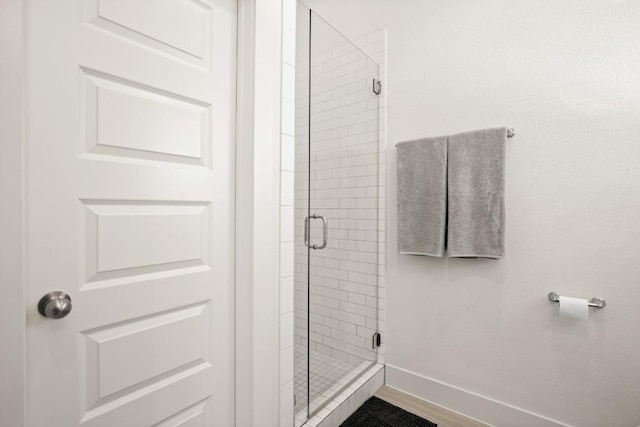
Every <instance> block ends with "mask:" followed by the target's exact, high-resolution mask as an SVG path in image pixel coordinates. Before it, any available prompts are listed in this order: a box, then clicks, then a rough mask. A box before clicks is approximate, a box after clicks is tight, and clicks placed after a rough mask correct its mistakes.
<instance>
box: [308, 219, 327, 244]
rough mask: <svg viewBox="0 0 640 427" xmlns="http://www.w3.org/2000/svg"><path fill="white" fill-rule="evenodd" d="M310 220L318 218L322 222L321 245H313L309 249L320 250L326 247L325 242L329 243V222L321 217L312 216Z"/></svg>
mask: <svg viewBox="0 0 640 427" xmlns="http://www.w3.org/2000/svg"><path fill="white" fill-rule="evenodd" d="M312 218H320V219H321V220H322V245H321V246H318V245H313V246H312V247H311V248H312V249H316V250H320V249H324V248H326V247H327V242H328V241H329V221H327V218H325V217H323V216H322V215H317V214H313V216H312Z"/></svg>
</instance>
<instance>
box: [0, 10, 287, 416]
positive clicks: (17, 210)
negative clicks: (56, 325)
mask: <svg viewBox="0 0 640 427" xmlns="http://www.w3.org/2000/svg"><path fill="white" fill-rule="evenodd" d="M25 2H26V0H2V1H0V58H2V61H0V200H2V202H1V203H0V239H1V240H0V284H1V285H2V290H3V301H4V307H3V309H2V310H0V340H2V341H1V342H2V343H3V345H1V346H0V360H2V361H3V363H1V364H0V384H2V385H1V386H0V414H2V419H1V421H2V424H6V425H13V426H23V425H25V423H26V416H27V412H26V382H25V378H26V371H25V356H26V347H25V341H26V328H25V318H26V307H27V304H32V303H33V302H32V301H25V286H26V268H25V263H26V256H25V255H26V253H25V233H26V230H25V214H26V206H25V203H26V198H25V194H24V191H25V185H24V180H25V165H24V160H25V156H24V151H25V132H26V120H25V104H26V87H25V86H26V85H25V74H24V71H25V66H24V61H25V58H24V56H25V52H24V25H25V17H24V7H25ZM281 10H282V2H281V0H261V1H260V4H259V5H257V4H256V0H238V23H237V24H238V25H237V35H238V39H237V40H238V42H237V65H236V67H237V68H236V81H237V96H236V99H237V105H236V162H235V163H236V165H235V166H236V182H235V187H236V188H235V193H236V206H235V210H236V213H235V219H236V241H235V243H236V244H235V256H236V271H235V275H236V277H235V337H236V348H235V357H234V359H235V367H234V369H235V373H236V381H235V382H236V399H235V400H236V402H242V405H238V404H237V403H236V408H235V412H236V425H254V424H255V422H256V421H257V420H260V422H262V423H266V424H265V425H278V424H279V407H280V405H279V372H278V369H277V367H278V361H279V352H278V350H279V348H278V342H279V340H278V332H279V324H278V321H279V316H278V314H279V311H278V308H279V307H278V300H279V299H278V291H279V271H278V266H279V250H277V249H278V247H279V246H278V245H279V194H280V189H279V186H280V181H279V179H280V174H279V169H280V168H279V154H280V93H281V92H280V85H281V83H280V79H279V78H278V79H275V80H277V81H264V80H262V79H260V78H259V77H260V76H258V75H257V73H256V71H255V70H264V68H265V67H268V68H269V69H270V70H271V71H273V72H275V71H276V70H277V73H278V75H279V73H280V72H281V68H280V67H281V57H282V50H281ZM275 29H277V31H275ZM5 59H6V60H5ZM4 64H6V65H8V66H4ZM261 72H262V71H261ZM258 82H259V85H258ZM273 107H277V108H273ZM274 224H275V225H278V226H275V227H274ZM256 254H257V255H259V256H258V257H256ZM254 260H255V262H254ZM265 297H267V298H265ZM254 302H259V303H258V304H256V303H254Z"/></svg>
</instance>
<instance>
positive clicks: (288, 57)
mask: <svg viewBox="0 0 640 427" xmlns="http://www.w3.org/2000/svg"><path fill="white" fill-rule="evenodd" d="M295 34H296V0H282V107H281V112H282V124H281V140H280V141H281V142H280V171H281V172H280V427H293V424H294V419H293V412H294V411H293V405H294V402H293V394H294V393H293V387H294V379H293V364H294V358H293V354H294V350H293V271H294V264H293V252H294V249H293V247H294V243H293V241H294V234H293V201H294V200H293V196H294V184H293V181H294V168H295V165H294V155H295V151H294V150H295V147H294V136H295V128H294V126H295V125H294V124H295V110H294V108H295V86H296V81H295V56H296V46H295V43H296V37H295Z"/></svg>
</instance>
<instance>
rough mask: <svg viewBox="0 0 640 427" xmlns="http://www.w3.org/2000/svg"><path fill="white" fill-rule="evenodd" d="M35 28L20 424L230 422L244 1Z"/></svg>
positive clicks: (96, 15)
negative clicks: (55, 293) (66, 300)
mask: <svg viewBox="0 0 640 427" xmlns="http://www.w3.org/2000/svg"><path fill="white" fill-rule="evenodd" d="M24 16H25V31H26V32H25V40H26V42H25V43H26V44H25V49H26V64H25V70H26V94H27V95H26V130H25V131H26V141H25V146H26V152H25V158H26V163H25V169H26V190H25V191H26V196H25V197H26V212H27V213H26V260H27V271H26V275H27V284H28V285H27V286H28V289H27V307H28V308H27V324H26V333H27V425H29V426H32V427H45V426H46V427H73V426H79V425H82V426H92V427H93V426H96V427H97V426H101V427H129V426H132V427H133V426H203V427H205V426H206V427H209V426H225V427H228V426H232V425H233V424H234V420H233V419H234V323H233V322H234V300H233V289H234V157H235V155H234V150H235V148H234V147H235V145H234V144H235V141H234V138H235V136H234V128H235V89H236V86H235V75H236V72H235V61H236V53H235V46H236V1H235V0H26V1H25V14H24ZM52 290H59V291H64V292H66V293H68V294H69V296H70V298H71V301H72V311H71V312H70V314H69V315H68V316H66V317H64V318H62V319H57V320H55V319H49V318H46V317H44V316H42V315H40V314H39V313H38V310H37V304H38V301H39V300H40V298H41V297H42V296H43V295H45V294H46V293H47V292H49V291H52Z"/></svg>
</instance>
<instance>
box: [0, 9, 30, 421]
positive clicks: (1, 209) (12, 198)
mask: <svg viewBox="0 0 640 427" xmlns="http://www.w3.org/2000/svg"><path fill="white" fill-rule="evenodd" d="M23 25H24V23H23V0H2V1H0V200H2V202H0V218H1V219H2V220H1V221H0V240H1V243H0V289H2V302H3V304H2V305H3V308H2V310H0V342H1V343H2V345H0V360H1V361H2V363H0V383H1V384H2V386H0V425H6V426H16V427H19V426H22V425H24V424H25V413H26V412H25V401H26V399H25V365H24V364H25V362H24V361H25V357H24V356H25V336H26V335H25V321H24V320H25V318H26V312H25V292H24V291H25V286H24V285H25V275H24V261H25V256H24V230H23V226H24V222H23V217H24V197H23V189H24V174H23V172H24V166H23V152H24V144H23V141H24V102H25V101H24V93H25V92H24V43H23V40H24V36H23Z"/></svg>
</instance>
